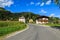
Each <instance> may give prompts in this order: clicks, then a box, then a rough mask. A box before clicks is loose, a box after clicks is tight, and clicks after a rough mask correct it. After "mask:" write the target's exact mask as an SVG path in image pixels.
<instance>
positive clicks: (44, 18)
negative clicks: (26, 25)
mask: <svg viewBox="0 0 60 40" xmlns="http://www.w3.org/2000/svg"><path fill="white" fill-rule="evenodd" d="M48 18H49V17H47V16H40V17H37V19H36V24H46V23H48Z"/></svg>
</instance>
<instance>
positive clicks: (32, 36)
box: [5, 24, 60, 40]
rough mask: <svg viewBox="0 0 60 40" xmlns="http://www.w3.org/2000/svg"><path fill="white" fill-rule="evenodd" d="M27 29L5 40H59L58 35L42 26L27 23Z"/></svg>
mask: <svg viewBox="0 0 60 40" xmlns="http://www.w3.org/2000/svg"><path fill="white" fill-rule="evenodd" d="M29 27H30V28H29V29H28V30H26V31H24V32H22V33H20V34H17V35H15V36H12V37H10V38H7V39H5V40H60V36H58V35H57V34H55V33H54V32H52V31H50V30H48V29H49V28H48V27H43V26H39V25H35V24H29Z"/></svg>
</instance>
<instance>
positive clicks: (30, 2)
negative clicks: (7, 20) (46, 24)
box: [0, 0, 60, 17]
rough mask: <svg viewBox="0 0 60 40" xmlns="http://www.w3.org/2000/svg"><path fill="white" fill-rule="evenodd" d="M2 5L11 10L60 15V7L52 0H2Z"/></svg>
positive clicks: (0, 5)
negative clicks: (43, 0) (44, 0)
mask: <svg viewBox="0 0 60 40" xmlns="http://www.w3.org/2000/svg"><path fill="white" fill-rule="evenodd" d="M0 3H1V4H0V7H4V8H5V9H6V10H9V11H11V12H33V13H35V14H39V15H46V16H55V17H60V8H59V7H58V6H57V5H56V4H55V3H53V2H52V1H51V0H47V1H46V2H42V1H41V0H5V1H4V0H3V1H1V0H0Z"/></svg>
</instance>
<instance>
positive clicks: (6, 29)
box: [0, 21, 26, 37]
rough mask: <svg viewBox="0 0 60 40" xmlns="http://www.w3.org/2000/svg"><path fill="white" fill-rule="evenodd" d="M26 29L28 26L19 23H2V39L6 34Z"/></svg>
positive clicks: (0, 22) (0, 23) (0, 30)
mask: <svg viewBox="0 0 60 40" xmlns="http://www.w3.org/2000/svg"><path fill="white" fill-rule="evenodd" d="M24 28H26V24H24V23H22V22H18V21H8V22H7V21H0V37H1V36H4V35H6V34H9V33H12V32H15V31H18V30H22V29H24Z"/></svg>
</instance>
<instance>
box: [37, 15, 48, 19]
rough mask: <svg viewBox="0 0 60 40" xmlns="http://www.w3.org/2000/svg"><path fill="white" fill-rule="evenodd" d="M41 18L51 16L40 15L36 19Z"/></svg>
mask: <svg viewBox="0 0 60 40" xmlns="http://www.w3.org/2000/svg"><path fill="white" fill-rule="evenodd" d="M39 18H49V17H48V16H39V17H37V18H36V19H39Z"/></svg>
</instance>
